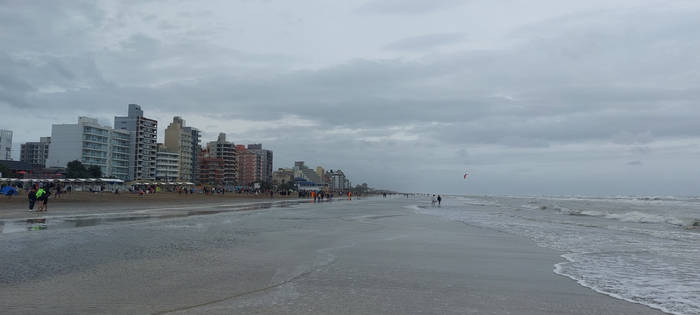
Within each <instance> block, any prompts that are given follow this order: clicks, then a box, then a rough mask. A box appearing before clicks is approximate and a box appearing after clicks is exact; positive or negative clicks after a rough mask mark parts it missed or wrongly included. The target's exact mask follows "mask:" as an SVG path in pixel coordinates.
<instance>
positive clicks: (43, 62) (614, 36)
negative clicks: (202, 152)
mask: <svg viewBox="0 0 700 315" xmlns="http://www.w3.org/2000/svg"><path fill="white" fill-rule="evenodd" d="M462 3H463V2H462V1H447V2H444V3H443V2H438V1H415V0H412V1H400V2H399V1H370V2H367V3H365V5H364V6H363V7H362V9H361V11H362V12H372V13H381V14H397V15H411V14H418V13H425V12H429V13H435V14H436V15H437V14H440V12H439V11H440V10H442V9H446V8H455V7H457V6H459V5H461V4H462ZM20 6H22V7H23V8H21V9H20V10H19V11H20V14H18V15H17V16H15V17H12V14H10V12H12V10H11V8H9V7H5V6H0V14H2V17H8V18H13V20H10V19H7V20H6V19H4V18H3V19H0V20H2V21H3V22H0V23H2V26H3V28H0V38H2V39H3V41H4V42H5V40H6V42H8V43H10V44H9V45H7V46H5V47H9V48H6V49H5V51H4V52H3V53H0V68H1V69H3V71H2V72H1V73H0V110H2V111H3V112H4V113H9V115H10V116H11V117H31V120H30V119H24V118H22V119H17V121H18V122H15V121H14V120H13V121H11V122H9V123H8V124H9V127H12V128H15V129H16V130H17V131H16V141H24V140H33V138H38V136H43V135H46V133H47V132H49V131H50V123H52V122H72V121H74V120H75V116H77V115H79V114H89V115H93V116H98V118H100V119H102V120H104V121H109V120H110V118H111V116H113V115H115V114H122V113H123V112H124V110H125V106H126V104H128V103H140V104H142V105H143V106H144V109H145V110H146V112H147V113H152V114H154V115H159V116H158V118H159V119H161V125H164V124H165V125H167V123H168V122H169V120H170V118H171V116H172V115H175V114H177V115H181V116H183V117H184V118H185V119H188V120H189V119H191V118H188V117H197V119H200V120H199V124H198V125H195V127H199V128H202V129H206V130H205V132H206V136H207V137H214V136H215V135H216V133H218V132H219V131H228V132H231V133H232V140H234V141H235V142H237V143H246V142H257V141H263V140H264V144H265V145H266V146H268V147H271V148H273V149H274V150H275V154H276V158H277V159H278V160H277V161H278V162H280V163H281V164H277V165H276V166H287V164H289V163H291V162H290V161H293V160H300V159H307V160H309V159H311V160H309V163H311V164H312V165H314V164H317V163H319V164H320V163H323V164H324V166H326V167H327V168H337V167H342V168H347V169H348V170H350V171H352V172H351V173H352V174H353V176H352V178H353V180H358V178H359V180H360V181H367V182H370V183H371V184H376V185H382V186H385V187H392V186H394V187H396V189H406V190H416V189H427V188H433V187H430V185H435V186H438V187H447V186H440V185H442V184H440V183H436V182H433V183H425V184H416V185H423V186H410V185H408V184H406V183H410V182H411V181H412V179H414V178H415V177H416V176H422V175H425V174H430V175H434V176H437V177H439V176H446V177H445V178H447V177H449V176H452V175H451V174H452V173H454V172H456V173H459V172H462V171H463V170H464V167H465V164H470V165H476V166H478V168H479V169H477V170H476V171H477V172H479V171H481V172H482V174H484V175H483V176H484V177H483V178H484V179H483V180H484V181H490V183H491V184H489V185H491V186H488V185H486V184H485V185H486V186H488V187H486V186H484V188H483V190H484V191H487V190H488V191H491V190H493V191H499V188H498V187H497V185H505V186H507V185H511V186H508V187H513V189H517V188H518V185H517V184H513V183H510V182H509V177H508V176H507V175H509V174H510V173H509V172H520V173H527V172H532V173H536V172H539V173H546V174H552V175H559V174H563V173H566V172H563V170H566V166H567V165H570V164H566V163H572V161H575V162H576V163H577V164H578V165H586V166H587V167H592V166H596V167H601V168H604V167H609V166H606V165H612V164H615V165H620V164H621V163H625V162H624V161H635V160H637V159H641V158H642V157H643V159H644V165H643V167H645V168H646V167H650V166H651V165H653V161H654V159H658V156H659V155H660V154H662V153H663V150H662V149H657V147H658V144H659V143H666V142H672V141H678V142H682V141H693V140H694V139H699V138H700V129H698V128H697V121H699V120H700V113H699V112H698V110H697V104H698V102H699V101H700V89H698V88H697V86H698V84H699V83H700V76H698V74H697V71H696V70H695V69H698V67H700V59H698V58H697V55H698V53H699V52H700V40H699V39H698V37H697V35H696V34H694V32H692V31H691V30H694V29H697V28H699V27H700V22H699V21H698V20H697V19H696V13H697V12H696V11H693V10H689V11H683V10H668V11H665V12H653V10H647V11H630V12H625V13H619V12H618V13H615V14H617V15H615V14H613V15H609V14H608V13H604V14H603V13H600V14H599V13H591V14H592V15H582V16H577V15H572V16H568V17H567V18H566V19H565V20H566V23H565V25H560V22H559V21H548V22H546V23H545V24H544V25H536V26H532V27H527V28H525V29H524V30H522V31H520V32H515V33H513V35H512V37H511V38H509V40H512V42H509V43H508V44H507V45H502V46H499V47H500V48H498V49H493V48H492V49H481V50H470V51H462V52H452V53H449V54H445V53H443V54H437V53H434V52H435V51H437V50H435V51H433V53H431V54H429V55H425V56H422V57H420V58H415V59H411V58H405V57H403V58H402V56H401V53H402V52H406V51H418V52H420V50H421V49H425V50H426V51H429V49H431V48H433V47H440V46H441V45H447V44H451V43H454V42H458V41H459V40H461V39H463V35H461V34H458V33H436V34H429V35H424V36H416V37H410V38H405V39H403V40H400V41H397V42H394V43H392V44H390V45H389V46H388V47H387V48H388V49H385V50H383V51H382V52H381V53H382V54H386V55H387V56H388V57H386V58H384V59H377V58H367V57H364V58H362V57H356V58H354V59H349V60H346V61H344V62H340V63H334V64H332V65H328V64H325V65H320V66H315V67H313V68H311V67H306V66H305V65H304V61H303V60H302V59H296V58H295V57H294V56H288V55H286V54H285V51H284V50H283V49H278V50H277V51H278V52H273V53H269V52H264V53H263V52H249V51H247V50H246V48H247V47H239V46H236V45H229V46H226V45H224V44H222V43H218V42H210V41H208V39H207V40H204V39H197V38H194V39H191V40H190V37H186V36H185V37H182V38H180V37H178V38H173V37H164V36H163V35H162V34H158V33H153V32H146V31H144V30H141V29H131V30H128V31H124V33H123V34H122V33H119V34H118V35H119V36H115V37H114V38H111V40H112V42H110V43H111V44H113V45H107V46H105V45H104V43H102V42H99V41H98V40H97V38H99V35H100V34H101V32H103V31H104V32H106V33H108V34H112V33H111V32H109V31H110V30H111V31H114V30H113V29H111V27H114V25H116V24H117V23H116V22H115V21H103V20H102V19H101V16H103V15H104V13H103V12H102V10H100V9H99V8H90V7H89V5H86V6H87V7H85V8H83V7H79V8H77V9H75V8H71V7H72V5H65V8H63V7H61V8H59V7H55V6H52V7H51V8H49V9H55V10H56V11H57V15H56V16H55V17H49V18H50V19H56V20H55V21H53V22H52V23H56V24H60V25H62V27H59V28H57V29H56V30H43V31H45V34H41V31H42V29H41V27H39V26H38V25H39V24H40V23H39V21H38V20H40V19H41V16H43V15H50V14H47V12H44V11H42V10H39V9H40V8H38V9H37V11H36V14H34V15H31V14H28V13H27V12H29V11H31V10H27V9H26V8H24V7H25V6H26V7H31V6H30V5H27V4H24V3H22V4H20ZM35 9H36V8H35ZM22 12H24V13H22ZM42 12H43V13H42ZM49 13H50V12H49ZM611 14H612V13H611ZM124 15H127V14H124ZM75 16H79V17H81V18H77V19H74V18H73V17H75ZM110 16H111V15H110ZM110 18H115V17H113V16H111V17H110ZM394 18H395V19H399V18H401V17H392V19H394ZM408 18H415V17H414V16H409V17H408ZM642 18H643V19H642ZM595 19H599V20H600V21H599V22H595ZM107 20H109V19H107ZM117 20H118V21H117V22H122V23H124V21H125V20H123V19H117ZM6 21H12V23H16V24H17V25H19V26H17V27H15V26H8V28H5V24H6ZM147 22H148V23H156V24H158V23H162V22H163V21H161V20H160V18H158V19H155V20H149V21H147ZM105 23H106V24H105ZM125 24H127V25H126V26H128V23H125ZM20 26H28V27H26V31H24V28H23V27H20ZM630 30H632V31H630ZM186 31H188V32H190V31H191V32H204V33H206V32H207V29H199V28H196V27H193V28H189V29H187V30H186ZM25 37H26V38H25ZM183 38H187V40H183ZM394 38H396V37H394ZM36 39H39V41H40V42H42V45H45V46H46V47H45V48H40V47H38V46H37V44H36V42H35V41H36ZM319 45H320V44H319ZM5 47H4V48H5ZM324 48H326V47H323V46H320V47H319V49H324ZM397 52H398V53H397ZM397 55H398V56H397ZM311 58H313V56H311ZM52 89H54V90H53V91H52ZM290 117H292V118H290ZM285 119H289V120H293V119H300V120H304V121H310V122H312V123H313V125H312V126H304V125H303V124H301V125H295V124H293V123H289V124H284V123H280V125H281V126H276V127H274V128H267V129H266V128H252V129H250V130H243V131H240V128H237V126H235V124H236V123H246V122H247V123H255V122H259V124H261V125H265V124H270V123H271V122H275V121H283V120H285ZM163 120H164V121H163ZM20 121H21V122H20ZM27 121H31V123H27ZM3 123H4V122H3ZM24 125H32V128H31V129H27V128H26V127H25V126H24ZM22 128H24V129H22ZM261 139H262V140H261ZM572 146H573V147H577V149H576V150H574V149H569V147H572ZM599 146H601V147H603V148H599ZM679 152H681V153H683V152H686V151H682V150H679ZM642 155H643V156H642ZM681 155H682V154H681ZM681 155H679V156H681ZM682 156H688V153H687V152H686V155H682ZM657 163H658V162H657ZM659 164H661V163H659ZM581 168H583V167H581ZM406 170H410V171H406ZM518 170H520V171H518ZM522 170H528V171H527V172H524V171H522ZM566 171H567V172H573V171H571V170H566ZM485 173H489V175H488V176H492V177H491V178H489V179H486V177H487V175H486V174H485ZM387 174H388V175H387ZM494 174H503V175H494ZM571 174H572V173H569V175H571ZM458 175H459V174H458ZM499 176H500V177H499ZM518 176H520V175H518ZM523 176H525V175H523ZM571 176H573V175H571ZM458 177H459V176H458ZM440 178H441V179H440V180H442V177H440ZM519 188H521V189H523V187H519ZM500 191H503V190H500Z"/></svg>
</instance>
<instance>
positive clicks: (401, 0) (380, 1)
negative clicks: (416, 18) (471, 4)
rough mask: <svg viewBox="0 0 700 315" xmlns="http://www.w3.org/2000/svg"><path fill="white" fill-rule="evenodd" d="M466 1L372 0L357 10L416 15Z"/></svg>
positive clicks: (454, 5)
mask: <svg viewBox="0 0 700 315" xmlns="http://www.w3.org/2000/svg"><path fill="white" fill-rule="evenodd" d="M465 2H466V1H465V0H441V1H431V0H370V1H367V2H365V3H364V4H363V5H362V6H361V7H359V8H358V10H357V11H358V12H362V13H380V14H409V15H414V14H423V13H430V12H433V11H437V10H442V9H448V8H453V7H456V6H460V5H462V4H464V3H465Z"/></svg>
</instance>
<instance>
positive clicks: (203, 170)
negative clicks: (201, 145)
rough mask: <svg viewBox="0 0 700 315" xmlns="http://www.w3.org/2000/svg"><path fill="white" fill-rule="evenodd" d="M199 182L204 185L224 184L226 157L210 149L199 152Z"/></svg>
mask: <svg viewBox="0 0 700 315" xmlns="http://www.w3.org/2000/svg"><path fill="white" fill-rule="evenodd" d="M198 163H199V183H200V184H203V185H212V186H223V185H224V166H225V164H224V159H223V158H218V157H216V155H214V154H212V152H210V151H209V149H204V150H201V151H200V152H199V157H198Z"/></svg>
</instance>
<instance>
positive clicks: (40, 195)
mask: <svg viewBox="0 0 700 315" xmlns="http://www.w3.org/2000/svg"><path fill="white" fill-rule="evenodd" d="M48 194H49V193H48V192H47V191H46V190H44V187H43V186H39V190H37V191H36V195H35V196H36V200H37V201H39V208H37V210H36V211H37V212H42V211H46V210H45V207H46V198H48Z"/></svg>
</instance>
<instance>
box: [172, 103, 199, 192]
mask: <svg viewBox="0 0 700 315" xmlns="http://www.w3.org/2000/svg"><path fill="white" fill-rule="evenodd" d="M193 136H194V133H193V132H192V128H189V127H185V121H184V120H182V118H180V117H178V116H175V117H174V118H173V122H172V123H170V125H168V128H166V129H165V146H166V147H167V149H168V150H169V151H170V152H173V153H176V154H178V155H179V159H180V160H179V161H178V168H179V169H180V171H179V173H180V178H179V179H180V180H183V181H194V180H195V177H194V176H195V168H196V167H197V154H198V153H199V152H197V151H199V150H198V148H195V147H194V146H195V145H196V146H199V138H197V139H194V138H193ZM197 136H198V134H197Z"/></svg>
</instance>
